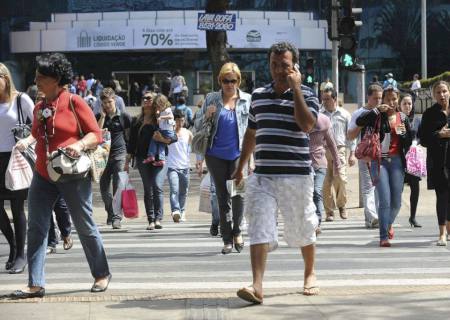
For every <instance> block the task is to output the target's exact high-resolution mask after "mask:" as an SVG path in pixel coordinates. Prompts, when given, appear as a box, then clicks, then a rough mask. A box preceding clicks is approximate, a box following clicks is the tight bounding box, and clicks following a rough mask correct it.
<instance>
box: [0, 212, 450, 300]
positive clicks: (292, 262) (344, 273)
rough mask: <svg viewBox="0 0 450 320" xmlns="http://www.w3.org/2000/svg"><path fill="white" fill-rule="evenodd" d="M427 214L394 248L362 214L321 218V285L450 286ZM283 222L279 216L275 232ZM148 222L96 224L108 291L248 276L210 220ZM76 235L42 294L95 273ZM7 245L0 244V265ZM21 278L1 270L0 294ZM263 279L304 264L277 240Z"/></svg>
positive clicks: (448, 268)
mask: <svg viewBox="0 0 450 320" xmlns="http://www.w3.org/2000/svg"><path fill="white" fill-rule="evenodd" d="M428 220H429V221H428ZM428 220H427V221H428V223H426V221H425V219H424V222H425V223H424V228H422V229H421V230H418V229H410V228H409V227H405V226H401V225H398V226H396V228H395V229H396V239H395V240H394V241H393V247H391V248H380V247H378V241H379V239H378V230H368V229H366V228H364V221H362V220H346V221H343V220H342V221H335V222H332V223H323V224H322V230H323V233H322V234H321V235H320V236H319V238H318V243H317V251H316V269H317V272H316V273H317V278H318V284H319V285H320V287H322V288H333V287H342V288H352V287H373V286H375V287H376V286H387V285H389V286H391V287H392V286H394V287H395V286H434V285H441V286H442V285H449V284H450V255H449V254H448V253H449V252H448V250H447V248H446V247H438V246H436V245H435V241H436V239H435V238H436V230H435V229H436V226H435V225H434V224H435V221H434V219H432V218H429V219H428ZM283 226H284V223H283V222H280V224H279V228H280V235H282V233H283ZM145 228H146V225H145V224H143V223H139V222H131V223H125V224H124V229H122V230H119V231H117V232H116V231H112V230H111V229H110V228H109V227H108V228H106V226H105V227H101V228H100V229H101V231H102V237H103V240H104V245H105V248H106V251H107V254H108V259H109V264H110V269H111V273H112V274H113V280H112V281H111V284H110V287H109V289H108V292H121V293H123V292H125V293H130V294H132V293H134V292H141V293H142V292H148V293H156V292H170V291H173V292H206V291H207V292H220V291H222V290H228V291H230V290H235V289H237V288H239V287H242V286H244V285H247V284H249V283H250V282H251V267H250V258H249V248H248V246H246V247H245V249H244V251H243V252H242V253H237V252H233V253H232V254H229V255H222V254H221V253H220V250H221V248H222V243H221V239H220V238H218V237H211V236H210V235H209V224H208V223H207V222H204V221H198V222H192V221H191V222H187V223H180V224H174V223H172V222H166V223H165V224H164V228H163V229H162V230H154V231H147V230H145ZM74 239H75V244H74V246H73V248H72V249H71V250H69V251H64V250H63V249H62V248H58V251H57V253H56V254H52V255H49V256H47V263H46V281H47V284H46V289H47V292H52V291H55V292H59V291H60V292H62V291H64V292H65V293H67V292H71V291H77V290H80V291H83V292H85V293H86V294H87V292H88V290H89V288H90V286H91V284H92V278H91V275H90V272H89V268H88V265H87V262H86V259H85V257H84V252H83V250H82V248H81V245H80V243H79V241H78V239H77V236H76V233H75V234H74ZM281 239H282V238H280V240H281ZM244 240H245V238H244ZM6 248H7V246H6V244H5V243H4V242H1V243H0V256H1V258H0V259H1V260H0V261H1V263H2V264H3V263H4V262H3V261H4V260H6V252H7V250H6ZM26 282H27V274H26V273H24V274H20V275H10V274H7V273H5V272H3V273H0V284H1V285H0V291H1V292H2V293H3V292H9V291H11V290H15V289H18V288H21V287H23V286H24V285H25V284H26ZM264 285H265V288H267V289H295V288H301V287H302V286H303V262H302V259H301V256H300V252H299V250H298V249H297V248H288V247H287V245H286V243H285V242H284V241H280V246H279V248H278V249H277V250H276V251H274V252H271V253H270V254H269V256H268V263H267V271H266V274H265V281H264Z"/></svg>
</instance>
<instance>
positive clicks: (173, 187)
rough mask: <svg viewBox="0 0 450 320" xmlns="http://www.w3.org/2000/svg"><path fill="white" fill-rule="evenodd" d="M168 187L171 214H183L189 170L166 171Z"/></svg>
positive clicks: (173, 169) (172, 169)
mask: <svg viewBox="0 0 450 320" xmlns="http://www.w3.org/2000/svg"><path fill="white" fill-rule="evenodd" d="M167 177H168V178H169V185H170V209H171V210H172V212H174V211H181V212H184V209H185V204H186V196H187V192H188V188H189V168H187V169H175V168H169V169H168V170H167Z"/></svg>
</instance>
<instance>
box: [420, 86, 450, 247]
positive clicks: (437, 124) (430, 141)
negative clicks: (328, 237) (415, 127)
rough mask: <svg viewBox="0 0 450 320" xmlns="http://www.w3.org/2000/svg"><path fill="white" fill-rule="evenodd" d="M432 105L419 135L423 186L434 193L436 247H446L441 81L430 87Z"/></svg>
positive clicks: (445, 109) (447, 94) (446, 153)
mask: <svg viewBox="0 0 450 320" xmlns="http://www.w3.org/2000/svg"><path fill="white" fill-rule="evenodd" d="M432 93H433V97H434V99H436V103H435V104H434V105H433V106H431V107H430V108H428V109H427V110H426V111H425V112H424V114H423V116H422V126H421V129H420V132H419V136H420V141H421V143H422V144H423V145H424V146H426V147H427V173H428V177H427V184H428V189H434V191H435V193H436V211H437V216H438V223H439V239H438V242H437V243H436V244H437V245H438V246H446V245H447V238H446V233H447V234H448V233H449V232H450V194H449V189H450V188H449V186H450V179H449V172H450V148H449V141H450V129H449V121H450V109H449V99H450V89H449V84H448V83H447V82H445V81H438V82H436V83H435V84H434V85H433V88H432Z"/></svg>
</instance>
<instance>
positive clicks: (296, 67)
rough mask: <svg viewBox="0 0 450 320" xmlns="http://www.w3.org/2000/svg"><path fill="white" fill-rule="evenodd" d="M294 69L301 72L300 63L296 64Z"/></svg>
mask: <svg viewBox="0 0 450 320" xmlns="http://www.w3.org/2000/svg"><path fill="white" fill-rule="evenodd" d="M294 69H295V70H296V71H298V72H300V66H299V65H298V63H296V64H294Z"/></svg>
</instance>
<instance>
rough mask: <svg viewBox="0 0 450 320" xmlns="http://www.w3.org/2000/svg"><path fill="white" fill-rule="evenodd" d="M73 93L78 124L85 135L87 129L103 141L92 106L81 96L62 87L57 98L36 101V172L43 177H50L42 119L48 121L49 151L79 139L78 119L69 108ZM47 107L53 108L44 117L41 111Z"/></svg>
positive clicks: (34, 128) (98, 139)
mask: <svg viewBox="0 0 450 320" xmlns="http://www.w3.org/2000/svg"><path fill="white" fill-rule="evenodd" d="M71 96H72V103H73V107H74V109H75V112H76V117H77V118H78V121H79V123H80V126H81V130H82V131H83V133H84V134H85V135H86V134H88V133H90V132H92V133H94V134H95V137H96V138H97V142H98V143H100V142H102V132H101V130H100V128H99V127H98V124H97V121H96V120H95V117H94V114H93V113H92V110H91V108H89V106H88V105H87V104H86V102H85V101H84V100H83V98H81V97H80V96H78V95H76V94H74V95H72V94H70V93H69V92H67V91H65V90H62V91H61V92H60V93H59V95H58V97H57V98H56V99H55V100H54V101H52V102H51V103H49V104H47V105H44V103H43V102H39V103H38V104H37V105H36V107H35V108H34V111H33V114H34V119H33V128H32V135H33V137H35V138H36V141H37V143H36V149H35V150H36V171H37V172H38V173H39V174H40V175H41V176H42V177H44V178H46V179H49V176H48V173H47V164H46V161H47V154H46V146H45V145H46V143H45V138H44V132H45V131H44V130H45V129H44V128H45V127H44V124H43V123H44V121H45V122H46V124H47V134H48V135H49V138H48V142H49V145H48V147H49V152H50V153H51V152H53V151H55V150H56V149H58V148H64V147H66V146H68V145H71V144H72V143H75V142H77V141H78V140H80V139H81V137H80V131H79V128H78V124H77V118H75V115H74V113H73V111H72V108H71V107H70V102H69V101H70V97H71ZM46 108H52V109H53V110H54V114H53V116H51V117H48V118H47V119H43V117H42V115H41V113H42V110H44V109H46Z"/></svg>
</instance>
